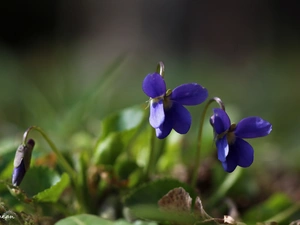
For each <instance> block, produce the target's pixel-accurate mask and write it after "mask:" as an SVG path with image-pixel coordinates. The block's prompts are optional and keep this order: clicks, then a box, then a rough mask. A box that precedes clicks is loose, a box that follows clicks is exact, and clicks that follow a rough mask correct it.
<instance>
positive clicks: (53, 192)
mask: <svg viewBox="0 0 300 225" xmlns="http://www.w3.org/2000/svg"><path fill="white" fill-rule="evenodd" d="M69 184H70V177H69V175H68V174H66V173H63V175H62V176H61V177H60V181H58V182H57V183H56V184H55V185H53V186H51V187H50V188H48V189H46V190H44V191H42V192H39V193H38V194H37V195H35V196H34V199H36V200H37V201H38V202H56V201H57V200H58V199H59V197H60V195H61V194H62V192H63V191H64V190H65V189H66V187H67V186H68V185H69Z"/></svg>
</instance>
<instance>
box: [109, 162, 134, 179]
mask: <svg viewBox="0 0 300 225" xmlns="http://www.w3.org/2000/svg"><path fill="white" fill-rule="evenodd" d="M137 168H138V165H137V164H136V162H135V161H134V160H130V159H127V158H121V159H120V158H119V159H118V160H117V161H116V164H115V166H114V170H115V172H116V175H117V176H118V177H120V178H121V179H128V177H129V176H130V174H131V173H132V172H133V171H134V170H136V169H137Z"/></svg>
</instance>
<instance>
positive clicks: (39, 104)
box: [0, 49, 300, 225]
mask: <svg viewBox="0 0 300 225" xmlns="http://www.w3.org/2000/svg"><path fill="white" fill-rule="evenodd" d="M67 52H68V51H67ZM53 58H56V59H55V60H54V62H52V64H51V63H50V65H48V66H49V67H47V66H46V67H45V68H43V67H42V66H39V65H37V63H36V61H34V62H32V65H30V64H23V63H22V62H20V61H18V58H16V57H14V56H13V55H7V54H6V53H5V52H2V53H1V55H0V72H1V78H0V79H1V82H0V89H1V97H0V153H1V156H0V169H1V170H0V180H1V183H0V203H1V207H2V208H1V211H0V215H1V217H0V219H1V223H2V224H44V223H46V222H49V223H50V224H53V223H55V222H56V224H58V225H64V224H74V223H75V222H77V223H80V224H100V223H101V224H119V225H123V224H124V225H126V224H136V225H138V224H140V225H156V224H165V223H166V224H167V222H166V221H160V220H157V221H156V220H153V221H147V220H141V219H145V215H142V216H141V215H135V214H134V213H132V211H131V210H129V212H126V210H128V208H129V209H130V208H131V207H132V208H134V207H135V205H138V208H137V209H139V210H140V212H142V213H145V212H147V209H148V208H147V207H153V206H154V205H155V203H156V202H157V201H158V200H159V199H160V198H161V197H162V196H163V195H165V194H167V193H168V191H169V190H171V189H173V188H175V187H184V188H185V189H186V190H187V191H188V192H189V193H190V194H191V195H192V196H193V199H194V197H195V196H196V195H200V196H201V199H202V201H203V205H204V208H205V209H206V210H207V212H208V213H209V214H210V215H211V216H212V217H214V218H222V217H223V215H231V214H233V215H235V216H236V217H235V218H238V219H240V220H242V221H244V222H246V223H248V222H249V224H254V223H255V222H259V221H261V222H262V221H266V220H268V219H270V218H271V219H272V218H275V219H276V221H278V222H279V224H288V223H290V222H292V221H293V220H296V219H299V217H300V213H299V211H300V210H299V206H298V205H297V204H296V202H297V201H299V200H300V197H299V191H298V190H297V187H298V186H299V180H298V179H297V178H298V177H299V170H300V167H299V164H298V163H297V159H298V157H299V156H300V155H299V154H300V153H299V152H300V151H299V147H298V146H299V139H298V138H297V135H298V126H297V124H296V122H295V118H297V112H298V110H297V109H298V107H297V106H295V104H294V102H297V100H298V98H299V96H300V95H298V94H297V90H298V87H297V86H298V84H299V78H298V75H297V73H296V69H295V68H297V65H298V61H297V62H295V61H294V60H290V58H288V59H285V60H278V61H277V60H276V59H272V58H267V57H265V58H263V56H262V57H261V58H259V57H258V58H256V59H250V61H249V62H248V63H245V64H244V65H240V66H231V65H227V64H225V63H220V62H218V61H216V60H212V59H202V58H196V59H193V60H187V59H176V58H174V59H173V60H170V61H169V62H168V61H167V62H166V64H167V65H168V67H167V68H168V69H167V70H166V79H167V80H168V86H169V87H170V88H172V87H175V86H177V85H178V84H180V83H187V82H198V83H200V84H202V85H203V86H205V87H206V88H207V89H208V90H209V93H210V96H211V97H213V96H219V97H221V98H222V99H223V101H224V103H225V105H226V108H227V112H228V114H230V115H231V118H232V119H233V120H235V121H238V120H239V119H240V118H242V117H246V116H251V115H256V114H259V115H260V116H262V117H263V118H266V119H268V120H269V121H270V122H271V123H272V124H273V132H272V135H270V136H269V137H267V138H264V139H260V140H255V141H253V142H252V141H251V144H252V145H253V147H254V149H255V162H254V164H253V165H252V167H251V168H248V169H247V170H245V169H243V171H240V170H239V171H235V172H234V173H232V174H229V175H227V174H226V173H225V172H224V171H223V169H222V168H221V165H220V164H219V163H217V161H216V152H215V148H214V145H213V134H212V130H211V128H210V125H209V123H208V122H207V123H206V124H205V126H204V135H203V140H202V146H203V151H202V155H201V158H202V164H201V168H200V169H199V177H198V182H197V187H196V188H195V187H190V186H189V182H190V180H191V174H192V173H193V171H194V170H195V168H193V165H192V163H191V162H194V159H193V157H194V156H195V151H196V150H195V149H196V148H195V146H196V142H197V140H196V137H197V136H196V135H197V130H198V127H197V126H198V124H199V118H200V114H201V111H202V108H203V106H199V107H194V108H192V107H191V108H189V110H190V111H191V114H192V118H193V125H192V128H191V131H190V133H189V134H187V135H185V136H181V135H178V134H176V133H171V135H170V136H169V137H168V138H167V139H166V140H164V141H161V140H156V141H155V143H154V147H153V146H152V147H153V148H154V149H155V150H156V152H154V157H153V161H152V163H151V162H150V163H149V161H150V160H149V158H150V157H151V156H150V151H151V148H152V147H151V143H150V142H151V141H150V140H151V135H152V129H151V128H150V126H149V125H148V116H149V115H148V110H145V108H146V106H147V103H145V101H147V99H146V96H145V95H144V94H143V93H142V90H141V83H142V80H143V78H144V75H146V74H147V73H149V72H153V71H154V68H155V67H153V64H154V65H155V63H156V61H153V60H151V61H150V62H144V61H142V60H141V59H138V58H137V57H136V56H132V55H131V56H128V54H127V55H126V54H122V55H121V56H119V57H117V58H116V59H115V60H113V61H112V63H111V64H110V65H108V66H106V67H105V68H106V69H104V65H102V64H101V65H99V72H98V74H99V75H98V76H97V77H92V76H89V75H88V74H87V75H84V76H81V75H80V73H79V72H78V71H80V66H79V65H78V64H77V63H76V58H75V57H74V55H73V54H72V52H71V51H70V52H69V53H65V51H64V49H61V50H59V49H58V50H57V52H54V57H53ZM295 58H296V56H295ZM251 60H254V61H251ZM37 62H38V61H37ZM216 63H217V65H216ZM150 65H151V67H150ZM149 68H150V69H149ZM152 69H153V70H152ZM286 74H289V76H288V77H286V76H285V75H286ZM143 103H145V104H143ZM137 104H140V105H137ZM132 105H134V106H132ZM241 115H242V116H241ZM32 125H37V126H40V127H42V129H43V130H44V131H45V132H46V133H47V134H48V135H49V138H50V139H51V140H53V142H54V143H55V145H56V147H58V149H59V150H60V152H61V153H62V154H63V156H64V157H65V158H66V160H67V162H68V163H69V164H70V165H71V167H72V168H73V170H74V171H75V173H76V177H75V179H74V177H73V176H72V174H68V173H66V172H67V171H65V168H63V167H62V166H61V164H59V162H58V160H59V159H58V158H57V157H56V156H55V155H54V154H53V153H52V152H51V148H49V146H47V145H46V142H45V141H44V140H43V139H42V137H41V136H40V135H39V134H38V132H35V131H34V132H31V134H30V136H32V138H34V139H35V140H36V143H37V144H36V147H35V149H34V151H33V159H32V162H31V164H32V166H31V168H30V170H29V171H28V172H27V173H26V176H25V178H24V180H23V183H22V184H21V186H20V188H15V187H12V186H11V184H10V179H11V172H12V170H13V158H14V154H15V151H16V148H17V146H18V144H20V143H21V141H22V139H21V137H22V134H23V132H24V131H25V130H26V129H27V128H28V127H30V126H32ZM149 164H150V165H149ZM225 199H230V202H231V203H232V202H233V205H232V204H229V203H228V201H226V200H225ZM149 203H151V204H149ZM140 205H141V208H139V206H140ZM143 205H144V206H145V208H143ZM133 206H134V207H133ZM290 207H294V208H292V209H294V210H290V211H288V209H289V208H290ZM297 207H298V208H297ZM156 210H157V209H156ZM133 211H134V210H133ZM150 211H151V210H150ZM283 212H284V213H283ZM235 213H236V214H235ZM92 214H93V215H92ZM7 215H11V217H9V216H7ZM276 215H277V216H278V217H276ZM150 217H151V218H152V219H153V217H152V216H150ZM124 218H126V220H125V219H124ZM146 219H147V218H146ZM12 220H13V221H12ZM24 221H27V222H26V223H25V222H24ZM57 221H58V222H57Z"/></svg>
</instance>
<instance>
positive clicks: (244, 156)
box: [210, 109, 272, 173]
mask: <svg viewBox="0 0 300 225" xmlns="http://www.w3.org/2000/svg"><path fill="white" fill-rule="evenodd" d="M210 122H211V124H212V126H213V128H214V132H215V138H216V139H215V142H216V146H217V150H218V159H219V160H220V161H221V162H222V165H223V168H224V170H225V171H227V172H229V173H231V172H233V171H234V170H235V168H236V167H237V166H241V167H249V166H250V165H251V164H252V162H253V159H254V151H253V148H252V146H251V145H250V144H249V143H248V142H246V141H244V140H243V138H257V137H264V136H266V135H268V134H269V133H270V132H271V131H272V125H271V124H270V123H269V122H268V121H266V120H263V119H262V118H260V117H256V116H253V117H247V118H244V119H242V120H241V121H240V122H239V123H238V124H231V122H230V118H229V117H228V115H227V113H226V112H225V111H224V110H223V109H214V115H213V116H212V117H211V119H210Z"/></svg>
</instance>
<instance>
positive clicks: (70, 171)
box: [23, 126, 89, 212]
mask: <svg viewBox="0 0 300 225" xmlns="http://www.w3.org/2000/svg"><path fill="white" fill-rule="evenodd" d="M31 130H36V131H38V132H39V133H40V134H41V135H42V136H43V138H44V139H45V140H46V141H47V143H48V145H49V146H50V147H51V149H52V151H53V152H54V153H55V154H56V156H57V157H58V162H59V163H60V165H61V167H63V168H64V170H65V171H66V172H67V173H68V174H69V176H70V177H71V180H72V182H73V184H74V189H75V193H76V196H77V200H78V202H79V205H80V208H79V212H86V211H87V210H89V206H88V204H87V201H86V199H85V198H84V193H83V189H82V187H81V186H80V185H79V184H78V182H77V179H76V172H75V171H74V169H73V168H72V167H71V166H70V164H69V163H68V161H67V160H66V159H65V157H64V156H63V155H62V154H61V153H60V151H59V150H58V149H57V147H56V146H55V144H54V143H53V142H52V141H51V140H50V138H49V137H48V136H47V134H46V133H45V132H44V131H43V130H42V129H41V128H40V127H37V126H31V127H29V128H28V129H27V130H26V131H25V133H24V135H23V144H24V143H26V141H27V137H28V135H29V132H30V131H31Z"/></svg>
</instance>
